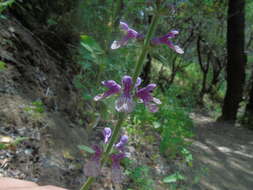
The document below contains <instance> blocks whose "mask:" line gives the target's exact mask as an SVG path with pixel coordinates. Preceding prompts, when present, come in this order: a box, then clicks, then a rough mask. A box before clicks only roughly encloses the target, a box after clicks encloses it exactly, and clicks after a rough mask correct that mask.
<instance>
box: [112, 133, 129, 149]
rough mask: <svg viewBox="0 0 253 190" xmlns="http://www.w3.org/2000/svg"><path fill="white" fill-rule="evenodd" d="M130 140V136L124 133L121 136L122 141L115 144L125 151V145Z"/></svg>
mask: <svg viewBox="0 0 253 190" xmlns="http://www.w3.org/2000/svg"><path fill="white" fill-rule="evenodd" d="M127 141H128V136H126V135H123V136H121V138H120V141H119V142H118V143H117V144H116V145H115V147H116V148H117V149H118V150H120V151H124V146H125V145H126V143H127Z"/></svg>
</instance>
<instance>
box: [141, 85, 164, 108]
mask: <svg viewBox="0 0 253 190" xmlns="http://www.w3.org/2000/svg"><path fill="white" fill-rule="evenodd" d="M155 87H156V84H149V85H148V86H146V87H144V88H141V89H139V90H138V91H137V93H136V96H137V97H138V98H139V99H140V100H141V102H142V103H144V104H145V106H146V107H148V109H149V111H150V112H157V111H158V107H157V104H161V101H160V100H159V99H157V98H155V97H153V96H152V95H151V93H152V91H153V89H154V88H155Z"/></svg>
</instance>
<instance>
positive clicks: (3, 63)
mask: <svg viewBox="0 0 253 190" xmlns="http://www.w3.org/2000/svg"><path fill="white" fill-rule="evenodd" d="M5 65H6V63H5V62H3V61H0V71H1V70H4V69H5V68H6V67H5Z"/></svg>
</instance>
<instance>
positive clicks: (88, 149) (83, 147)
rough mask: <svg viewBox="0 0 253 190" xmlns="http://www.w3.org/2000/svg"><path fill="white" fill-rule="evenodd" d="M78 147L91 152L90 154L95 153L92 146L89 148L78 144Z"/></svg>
mask: <svg viewBox="0 0 253 190" xmlns="http://www.w3.org/2000/svg"><path fill="white" fill-rule="evenodd" d="M78 148H79V149H80V150H83V151H86V152H88V153H91V154H94V153H95V151H94V150H93V149H92V148H90V147H88V146H85V145H78Z"/></svg>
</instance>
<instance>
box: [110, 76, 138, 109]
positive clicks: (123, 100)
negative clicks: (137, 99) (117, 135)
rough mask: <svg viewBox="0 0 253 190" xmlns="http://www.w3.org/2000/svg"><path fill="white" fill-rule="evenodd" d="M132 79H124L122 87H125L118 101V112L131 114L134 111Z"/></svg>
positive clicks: (125, 77) (116, 106)
mask: <svg viewBox="0 0 253 190" xmlns="http://www.w3.org/2000/svg"><path fill="white" fill-rule="evenodd" d="M132 83H133V81H132V78H131V77H130V76H124V77H123V79H122V85H123V87H124V89H123V93H122V95H121V96H120V97H119V98H118V100H117V101H116V105H115V109H116V110H117V111H118V112H126V113H130V112H132V111H133V109H134V106H135V103H134V102H133V98H132V96H131V88H132Z"/></svg>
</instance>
